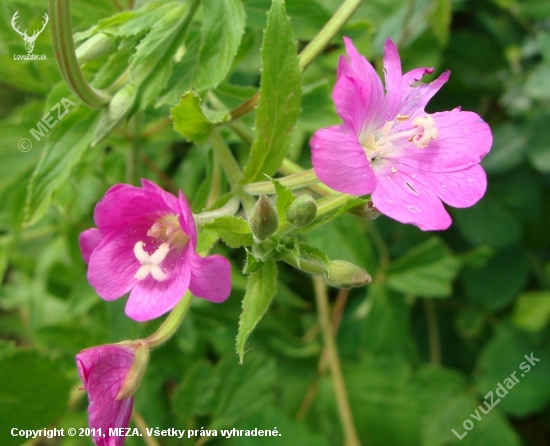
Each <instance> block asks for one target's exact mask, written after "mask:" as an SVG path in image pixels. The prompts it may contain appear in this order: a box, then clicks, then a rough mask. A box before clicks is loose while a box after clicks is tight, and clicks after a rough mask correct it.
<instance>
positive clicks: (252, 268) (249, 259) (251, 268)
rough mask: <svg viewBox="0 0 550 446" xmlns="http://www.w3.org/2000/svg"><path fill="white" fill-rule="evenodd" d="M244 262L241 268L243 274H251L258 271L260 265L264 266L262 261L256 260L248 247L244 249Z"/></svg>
mask: <svg viewBox="0 0 550 446" xmlns="http://www.w3.org/2000/svg"><path fill="white" fill-rule="evenodd" d="M245 250H246V262H245V264H244V268H243V274H246V275H248V274H251V273H255V272H256V271H259V270H260V269H261V268H262V266H264V262H263V261H261V260H258V259H257V258H256V257H255V256H254V254H252V253H251V252H250V251H249V250H248V249H246V248H245Z"/></svg>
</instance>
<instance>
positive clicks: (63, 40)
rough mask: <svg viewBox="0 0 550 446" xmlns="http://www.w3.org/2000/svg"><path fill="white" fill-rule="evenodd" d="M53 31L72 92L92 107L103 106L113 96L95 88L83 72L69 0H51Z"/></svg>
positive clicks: (62, 68)
mask: <svg viewBox="0 0 550 446" xmlns="http://www.w3.org/2000/svg"><path fill="white" fill-rule="evenodd" d="M49 9H50V17H51V22H50V24H51V32H52V41H53V49H54V52H55V58H56V60H57V65H58V66H59V70H60V71H61V75H62V76H63V79H64V80H65V82H66V83H67V85H68V86H69V88H70V89H71V90H72V92H73V93H74V94H75V95H76V96H77V97H78V98H79V99H80V100H81V101H82V102H84V103H85V104H86V105H88V106H89V107H91V108H103V107H104V106H105V105H107V104H108V103H109V102H110V100H111V96H110V95H109V94H107V93H106V92H105V91H103V90H96V89H94V88H93V87H92V86H91V85H90V84H88V82H87V81H86V79H85V78H84V75H83V74H82V70H81V69H80V65H79V64H78V60H77V58H76V53H75V50H74V41H73V30H72V24H71V23H72V22H71V3H70V1H69V0H50V4H49Z"/></svg>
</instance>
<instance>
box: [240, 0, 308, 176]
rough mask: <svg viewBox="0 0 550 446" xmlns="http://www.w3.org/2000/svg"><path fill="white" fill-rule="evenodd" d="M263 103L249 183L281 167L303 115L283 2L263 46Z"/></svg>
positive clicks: (270, 22)
mask: <svg viewBox="0 0 550 446" xmlns="http://www.w3.org/2000/svg"><path fill="white" fill-rule="evenodd" d="M260 85H261V87H260V100H259V104H258V108H257V109H256V124H255V128H256V135H257V136H256V140H255V141H254V144H253V145H252V149H251V152H250V159H249V161H248V164H247V166H246V167H245V170H244V180H245V181H247V182H250V181H255V180H258V179H260V178H261V173H265V174H267V175H272V174H273V173H274V172H275V171H276V170H277V168H278V167H279V166H280V165H281V162H282V161H283V158H284V157H285V155H286V152H287V150H288V147H289V144H290V134H291V131H292V129H293V128H294V125H295V124H296V119H297V118H298V114H299V112H300V98H301V94H302V93H301V86H300V67H299V65H298V56H297V54H296V42H295V40H294V36H293V34H292V29H291V28H290V20H289V19H288V17H287V15H286V13H285V7H284V2H283V1H282V0H274V1H273V6H272V7H271V10H270V11H269V13H268V18H267V29H266V31H265V33H264V40H263V46H262V78H261V83H260Z"/></svg>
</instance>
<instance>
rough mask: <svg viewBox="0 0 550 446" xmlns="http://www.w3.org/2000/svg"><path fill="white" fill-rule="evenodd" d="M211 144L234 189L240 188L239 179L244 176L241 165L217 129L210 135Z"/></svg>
mask: <svg viewBox="0 0 550 446" xmlns="http://www.w3.org/2000/svg"><path fill="white" fill-rule="evenodd" d="M210 144H212V149H213V150H214V154H215V156H216V158H217V159H218V161H219V162H220V164H221V166H222V169H223V171H224V172H225V175H226V176H227V180H228V181H229V184H230V185H231V187H232V188H233V189H238V187H239V181H240V180H241V178H242V176H243V173H242V170H241V167H240V166H239V164H238V163H237V160H236V159H235V157H234V156H233V154H232V153H231V150H230V149H229V146H228V145H227V143H226V142H225V140H224V139H223V138H222V137H221V135H220V134H219V132H218V131H217V130H216V129H214V130H213V131H212V134H211V135H210Z"/></svg>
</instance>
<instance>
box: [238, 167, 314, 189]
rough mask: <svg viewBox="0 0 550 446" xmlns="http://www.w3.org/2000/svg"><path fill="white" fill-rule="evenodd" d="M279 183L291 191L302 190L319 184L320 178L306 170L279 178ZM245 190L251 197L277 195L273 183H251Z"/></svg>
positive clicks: (244, 187) (311, 170) (311, 171)
mask: <svg viewBox="0 0 550 446" xmlns="http://www.w3.org/2000/svg"><path fill="white" fill-rule="evenodd" d="M277 181H278V182H279V183H281V184H282V185H283V186H286V187H288V188H289V189H292V190H295V189H302V188H304V187H308V186H311V185H312V184H315V183H318V182H319V178H317V175H315V172H314V171H313V169H309V170H304V171H303V172H300V173H296V174H294V175H289V176H286V177H284V178H277ZM243 190H244V191H245V192H246V193H248V194H250V195H260V194H267V195H273V194H275V193H276V191H275V186H274V185H273V183H272V182H271V181H261V182H257V183H249V184H246V185H245V186H243Z"/></svg>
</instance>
